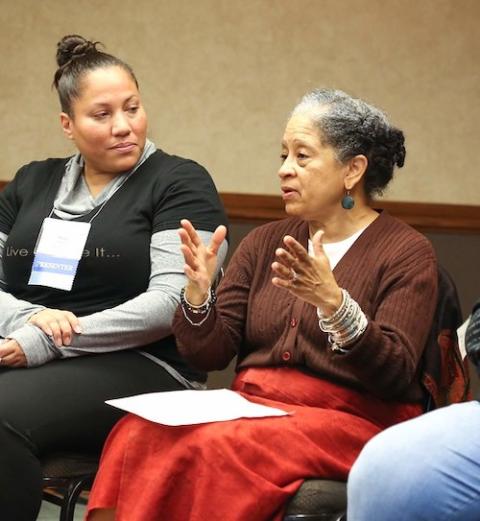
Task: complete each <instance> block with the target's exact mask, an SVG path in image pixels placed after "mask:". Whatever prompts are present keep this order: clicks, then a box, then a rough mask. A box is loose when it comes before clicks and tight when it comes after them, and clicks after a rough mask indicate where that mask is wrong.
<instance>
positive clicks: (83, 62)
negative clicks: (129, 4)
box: [53, 34, 138, 116]
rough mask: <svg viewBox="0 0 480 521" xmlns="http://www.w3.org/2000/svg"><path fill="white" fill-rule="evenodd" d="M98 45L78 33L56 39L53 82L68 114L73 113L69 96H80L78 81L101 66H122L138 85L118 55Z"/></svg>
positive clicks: (63, 109)
mask: <svg viewBox="0 0 480 521" xmlns="http://www.w3.org/2000/svg"><path fill="white" fill-rule="evenodd" d="M99 45H100V42H94V41H90V40H86V39H85V38H83V36H79V35H78V34H69V35H67V36H64V37H63V38H62V39H61V40H60V41H59V42H58V43H57V55H56V59H57V65H58V69H57V71H56V72H55V76H54V78H53V86H54V87H55V88H56V89H57V92H58V96H59V98H60V105H61V107H62V111H63V112H66V113H67V114H68V115H69V116H72V100H73V99H74V98H78V97H79V96H80V82H81V79H82V77H83V76H84V75H85V74H86V73H87V72H90V71H93V70H95V69H99V68H102V67H111V66H117V67H121V68H122V69H124V70H125V71H126V72H128V74H130V76H131V77H132V79H133V81H134V82H135V84H136V85H137V87H138V82H137V79H136V77H135V74H134V73H133V70H132V68H131V67H130V66H129V65H127V64H126V63H125V62H124V61H122V60H120V59H119V58H116V57H115V56H112V55H111V54H108V53H106V52H103V51H100V50H98V48H97V47H98V46H99Z"/></svg>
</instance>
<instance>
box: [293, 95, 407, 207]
mask: <svg viewBox="0 0 480 521" xmlns="http://www.w3.org/2000/svg"><path fill="white" fill-rule="evenodd" d="M297 114H307V115H308V116H309V117H310V118H311V119H312V121H313V123H314V125H315V126H316V127H317V128H318V130H319V133H320V139H321V140H322V143H323V144H326V145H330V146H332V147H333V148H334V149H335V152H336V155H337V159H338V160H339V161H340V162H342V163H345V162H347V161H348V160H350V159H352V158H353V157H355V156H356V155H358V154H363V155H364V156H365V157H366V158H367V160H368V166H367V170H366V172H365V177H364V179H365V185H364V186H365V192H366V194H367V195H368V196H369V197H371V196H372V195H374V194H381V193H382V192H383V190H384V189H385V188H386V186H387V185H388V183H389V182H390V180H391V179H392V176H393V169H394V167H395V166H398V167H399V168H400V167H402V166H403V164H404V161H405V154H406V151H405V137H404V135H403V132H402V131H401V130H399V129H398V128H396V127H394V126H392V125H391V124H390V123H389V121H388V119H387V117H386V115H385V114H384V113H383V112H382V111H381V110H379V109H377V108H375V107H373V106H371V105H369V104H368V103H366V102H365V101H362V100H360V99H356V98H352V97H351V96H349V95H348V94H346V93H345V92H343V91H341V90H334V89H315V90H314V91H312V92H309V93H307V94H305V96H303V98H302V99H301V100H300V102H299V103H298V105H297V106H296V107H295V108H294V109H293V111H292V114H291V115H292V116H293V115H297Z"/></svg>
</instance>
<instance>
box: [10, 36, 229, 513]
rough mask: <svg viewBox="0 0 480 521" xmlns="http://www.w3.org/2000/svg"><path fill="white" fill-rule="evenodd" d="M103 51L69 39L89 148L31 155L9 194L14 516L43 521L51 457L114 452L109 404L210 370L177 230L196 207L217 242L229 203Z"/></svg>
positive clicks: (76, 136) (82, 140)
mask: <svg viewBox="0 0 480 521" xmlns="http://www.w3.org/2000/svg"><path fill="white" fill-rule="evenodd" d="M97 47H98V45H97V44H96V43H95V42H91V41H88V40H85V39H84V38H82V37H80V36H77V35H68V36H65V37H64V38H62V40H61V41H60V42H59V43H58V48H57V63H58V69H57V72H56V74H55V79H54V85H55V87H56V88H57V91H58V94H59V97H60V103H61V109H62V112H61V115H60V120H61V124H62V127H63V131H64V133H65V135H66V136H67V138H68V139H71V140H72V141H73V142H74V143H75V145H76V147H77V149H78V153H77V154H75V155H74V156H73V157H69V158H63V159H47V160H46V161H37V162H32V163H29V164H27V165H25V166H24V167H22V168H21V169H20V170H19V172H18V173H17V175H16V176H15V179H14V180H13V181H12V182H11V183H9V184H8V186H7V187H6V189H5V190H4V191H3V192H2V193H1V194H0V257H1V260H2V262H1V263H0V335H1V337H3V338H4V340H2V343H1V344H0V447H1V450H0V519H1V520H2V521H34V520H35V519H36V517H37V512H38V510H39V507H40V503H41V497H42V473H41V467H40V459H41V458H42V457H44V456H46V455H48V454H50V453H52V452H59V451H65V450H71V451H78V452H81V451H88V452H100V450H101V447H102V445H103V442H104V441H105V438H106V436H107V434H108V432H109V431H110V429H111V428H112V426H113V425H114V424H115V422H116V421H117V420H118V419H119V418H120V417H121V413H120V411H118V410H114V409H113V408H112V407H109V406H107V405H105V404H104V401H105V400H106V399H110V398H115V397H120V396H125V395H126V394H136V393H142V392H150V391H164V390H177V389H186V388H201V387H202V386H203V382H205V380H206V373H205V372H204V371H201V370H198V369H195V368H193V367H192V366H191V365H190V364H188V363H187V362H186V361H185V360H184V359H183V358H182V356H181V355H180V354H179V352H178V350H177V348H176V345H175V341H174V339H173V336H172V330H171V323H172V319H173V314H174V312H175V309H176V307H177V304H178V302H179V298H180V290H181V288H182V287H183V286H184V284H185V280H186V278H185V275H184V274H183V258H182V255H181V253H180V240H179V238H178V235H177V227H178V222H179V220H180V218H181V217H185V215H189V216H190V218H191V219H192V220H193V221H194V222H195V223H196V226H198V227H199V228H200V229H201V230H202V231H201V235H202V236H203V238H204V240H209V239H210V237H211V236H212V232H213V231H214V230H215V228H216V227H217V226H218V225H219V224H225V222H226V221H225V215H224V211H223V207H222V205H221V202H220V200H219V197H218V194H217V192H216V190H215V186H214V184H213V182H212V180H211V178H210V176H209V174H208V173H207V172H206V171H205V169H204V168H203V167H201V166H200V165H198V164H197V163H195V162H194V161H191V160H187V159H182V158H180V157H176V156H173V155H169V154H167V153H166V152H163V151H161V150H158V149H157V148H156V147H155V145H154V144H153V143H152V142H150V141H149V140H148V139H147V137H146V135H147V117H146V113H145V110H144V107H143V105H142V100H141V97H140V93H139V90H138V85H137V80H136V78H135V75H134V73H133V71H132V69H131V68H130V67H129V66H128V65H127V64H125V63H124V62H123V61H121V60H120V59H118V58H116V57H114V56H112V55H110V54H107V53H105V52H103V51H101V50H99V49H98V48H97ZM33 124H34V123H33ZM19 151H21V146H20V147H19ZM225 249H226V244H222V247H221V255H220V257H219V263H221V262H222V260H223V258H224V257H225ZM87 355H88V356H87Z"/></svg>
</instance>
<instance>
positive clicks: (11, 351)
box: [0, 338, 27, 367]
mask: <svg viewBox="0 0 480 521" xmlns="http://www.w3.org/2000/svg"><path fill="white" fill-rule="evenodd" d="M0 367H27V359H26V357H25V353H24V352H23V349H22V348H21V347H20V344H19V343H18V342H17V341H16V340H13V339H11V338H7V339H6V340H5V342H3V343H2V344H0Z"/></svg>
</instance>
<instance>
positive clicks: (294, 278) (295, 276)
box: [290, 268, 298, 282]
mask: <svg viewBox="0 0 480 521" xmlns="http://www.w3.org/2000/svg"><path fill="white" fill-rule="evenodd" d="M290 273H291V275H290V281H291V282H296V281H297V280H298V274H297V272H296V271H295V270H294V269H293V268H290Z"/></svg>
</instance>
